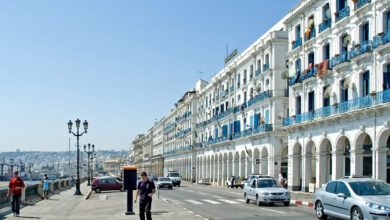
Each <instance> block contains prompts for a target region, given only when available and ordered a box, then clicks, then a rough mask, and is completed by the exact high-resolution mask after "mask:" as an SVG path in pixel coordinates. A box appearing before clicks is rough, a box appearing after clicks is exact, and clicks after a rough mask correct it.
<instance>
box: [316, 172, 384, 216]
mask: <svg viewBox="0 0 390 220" xmlns="http://www.w3.org/2000/svg"><path fill="white" fill-rule="evenodd" d="M314 209H315V213H316V216H317V218H318V219H326V218H327V216H333V217H338V218H342V219H359V220H360V219H369V220H374V219H388V218H389V217H390V184H388V183H385V182H383V181H380V180H374V179H371V178H350V179H339V180H335V181H331V182H329V183H327V184H326V185H324V186H323V187H321V188H320V189H318V190H317V191H316V192H315V193H314Z"/></svg>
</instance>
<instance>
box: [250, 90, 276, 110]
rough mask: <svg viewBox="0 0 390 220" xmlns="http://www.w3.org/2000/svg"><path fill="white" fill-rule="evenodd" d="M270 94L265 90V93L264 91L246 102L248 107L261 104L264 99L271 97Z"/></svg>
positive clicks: (270, 91)
mask: <svg viewBox="0 0 390 220" xmlns="http://www.w3.org/2000/svg"><path fill="white" fill-rule="evenodd" d="M272 93H273V92H272V90H267V91H264V92H262V93H260V94H258V95H256V96H255V97H253V99H251V100H249V101H248V107H249V106H252V105H254V104H256V103H258V102H261V101H263V100H264V99H266V98H269V97H272Z"/></svg>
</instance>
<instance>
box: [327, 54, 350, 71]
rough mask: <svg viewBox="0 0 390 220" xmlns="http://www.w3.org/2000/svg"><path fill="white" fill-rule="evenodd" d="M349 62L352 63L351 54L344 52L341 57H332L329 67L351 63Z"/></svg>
mask: <svg viewBox="0 0 390 220" xmlns="http://www.w3.org/2000/svg"><path fill="white" fill-rule="evenodd" d="M349 61H350V57H349V52H348V51H344V52H343V53H341V54H340V55H336V56H334V57H332V59H330V62H329V67H330V68H333V67H335V66H337V65H339V64H342V63H345V62H349Z"/></svg>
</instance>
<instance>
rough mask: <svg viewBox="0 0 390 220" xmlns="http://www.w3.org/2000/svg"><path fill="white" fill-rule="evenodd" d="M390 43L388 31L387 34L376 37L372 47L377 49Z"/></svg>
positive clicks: (389, 32)
mask: <svg viewBox="0 0 390 220" xmlns="http://www.w3.org/2000/svg"><path fill="white" fill-rule="evenodd" d="M389 42H390V31H387V33H380V34H378V35H377V36H375V37H374V40H373V42H372V47H373V48H377V47H379V46H382V45H384V44H387V43H389Z"/></svg>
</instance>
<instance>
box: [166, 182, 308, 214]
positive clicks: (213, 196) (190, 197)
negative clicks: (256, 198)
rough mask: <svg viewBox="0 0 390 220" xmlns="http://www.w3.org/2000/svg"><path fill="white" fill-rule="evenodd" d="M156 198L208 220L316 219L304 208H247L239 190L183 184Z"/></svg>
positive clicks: (253, 204)
mask: <svg viewBox="0 0 390 220" xmlns="http://www.w3.org/2000/svg"><path fill="white" fill-rule="evenodd" d="M159 197H160V199H164V200H166V201H168V202H169V203H172V204H174V205H176V206H178V207H181V208H183V209H184V210H187V212H189V213H193V214H194V215H197V216H201V217H202V218H204V219H210V220H217V219H221V220H222V219H223V220H235V219H240V220H242V219H248V220H249V219H264V220H265V219H272V220H279V219H290V220H294V219H297V220H298V219H299V220H313V219H316V217H315V214H314V210H313V209H311V208H307V207H304V206H295V205H294V206H293V205H291V206H289V207H285V206H283V204H276V205H269V206H260V207H259V206H257V205H256V204H255V203H254V202H252V203H250V204H246V203H245V201H244V199H243V195H242V190H241V189H227V188H217V187H211V186H198V185H193V184H182V186H181V187H175V188H174V189H173V190H163V189H162V190H160V191H159Z"/></svg>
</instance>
